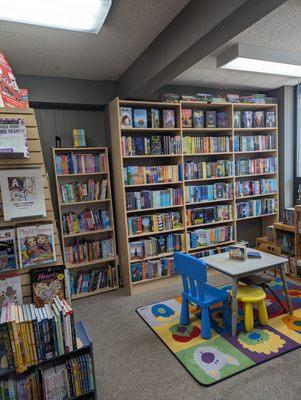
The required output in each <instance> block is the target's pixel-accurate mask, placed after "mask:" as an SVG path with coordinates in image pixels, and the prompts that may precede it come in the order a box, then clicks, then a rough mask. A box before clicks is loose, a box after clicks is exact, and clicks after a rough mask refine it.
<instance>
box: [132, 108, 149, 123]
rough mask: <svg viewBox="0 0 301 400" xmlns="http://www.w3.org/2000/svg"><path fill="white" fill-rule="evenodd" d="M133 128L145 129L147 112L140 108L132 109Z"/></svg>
mask: <svg viewBox="0 0 301 400" xmlns="http://www.w3.org/2000/svg"><path fill="white" fill-rule="evenodd" d="M133 122H134V128H147V110H146V109H142V108H134V109H133Z"/></svg>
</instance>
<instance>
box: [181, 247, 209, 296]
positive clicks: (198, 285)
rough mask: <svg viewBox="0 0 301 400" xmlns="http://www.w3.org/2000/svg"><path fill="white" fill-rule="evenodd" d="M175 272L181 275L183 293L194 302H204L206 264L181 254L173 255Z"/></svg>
mask: <svg viewBox="0 0 301 400" xmlns="http://www.w3.org/2000/svg"><path fill="white" fill-rule="evenodd" d="M174 268H175V272H177V273H179V274H181V276H182V282H183V290H184V293H186V294H189V295H190V296H192V297H194V298H195V299H196V300H198V299H199V300H204V284H205V283H206V282H207V266H206V263H205V262H204V261H203V260H201V259H199V258H196V257H192V256H190V255H189V254H184V253H181V252H177V253H174Z"/></svg>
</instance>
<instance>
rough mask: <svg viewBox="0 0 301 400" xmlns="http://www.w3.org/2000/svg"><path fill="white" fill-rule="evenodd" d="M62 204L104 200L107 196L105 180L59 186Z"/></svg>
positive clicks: (91, 180) (90, 180)
mask: <svg viewBox="0 0 301 400" xmlns="http://www.w3.org/2000/svg"><path fill="white" fill-rule="evenodd" d="M60 191H61V201H62V203H77V202H81V201H92V200H104V199H105V198H106V195H107V180H106V179H104V180H102V181H94V179H89V180H88V182H87V183H84V182H72V183H63V184H61V185H60Z"/></svg>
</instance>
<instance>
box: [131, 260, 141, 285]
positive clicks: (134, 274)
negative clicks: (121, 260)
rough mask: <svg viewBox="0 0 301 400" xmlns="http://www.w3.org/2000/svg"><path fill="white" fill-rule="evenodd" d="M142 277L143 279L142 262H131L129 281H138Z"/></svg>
mask: <svg viewBox="0 0 301 400" xmlns="http://www.w3.org/2000/svg"><path fill="white" fill-rule="evenodd" d="M142 279H143V273H142V264H141V263H133V264H131V281H132V282H138V281H142Z"/></svg>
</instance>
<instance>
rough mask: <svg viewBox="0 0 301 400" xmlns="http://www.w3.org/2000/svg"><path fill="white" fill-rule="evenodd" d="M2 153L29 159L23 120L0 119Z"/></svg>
mask: <svg viewBox="0 0 301 400" xmlns="http://www.w3.org/2000/svg"><path fill="white" fill-rule="evenodd" d="M3 151H4V152H10V153H21V154H23V157H24V158H28V157H30V154H29V146H28V140H27V135H26V128H25V120H24V118H0V152H3ZM21 157H22V156H21Z"/></svg>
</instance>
